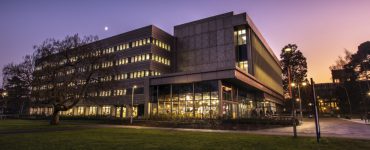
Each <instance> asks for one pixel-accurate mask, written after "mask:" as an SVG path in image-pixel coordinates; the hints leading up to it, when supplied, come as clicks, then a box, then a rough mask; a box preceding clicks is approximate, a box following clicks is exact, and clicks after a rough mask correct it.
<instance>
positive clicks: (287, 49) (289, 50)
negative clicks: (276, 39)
mask: <svg viewBox="0 0 370 150" xmlns="http://www.w3.org/2000/svg"><path fill="white" fill-rule="evenodd" d="M291 51H292V48H290V47H287V48H285V49H284V52H286V53H287V52H291Z"/></svg>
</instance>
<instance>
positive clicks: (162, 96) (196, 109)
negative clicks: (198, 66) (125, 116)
mask: <svg viewBox="0 0 370 150" xmlns="http://www.w3.org/2000/svg"><path fill="white" fill-rule="evenodd" d="M193 86H194V88H193ZM151 90H152V94H153V95H152V99H153V102H154V104H153V105H152V106H153V107H155V106H156V105H155V99H156V98H155V97H156V96H155V95H156V94H158V106H157V107H158V114H160V115H172V117H180V118H183V117H186V118H189V117H191V118H193V117H195V118H210V117H212V118H216V116H217V114H218V108H219V102H218V101H219V99H218V86H217V82H215V81H206V82H199V83H194V85H193V84H180V85H172V90H171V85H162V86H159V89H158V93H157V92H156V91H153V90H157V89H156V88H154V87H152V88H151ZM171 91H172V98H171ZM151 110H152V111H153V112H152V113H151V114H153V115H155V114H156V112H154V111H156V109H154V108H152V109H151ZM171 112H172V114H171Z"/></svg>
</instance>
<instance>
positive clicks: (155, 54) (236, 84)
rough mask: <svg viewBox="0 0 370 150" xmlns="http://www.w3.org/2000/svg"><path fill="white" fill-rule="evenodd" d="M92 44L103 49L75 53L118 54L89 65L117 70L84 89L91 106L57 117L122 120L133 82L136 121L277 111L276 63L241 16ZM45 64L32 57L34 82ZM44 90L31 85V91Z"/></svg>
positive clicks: (36, 110) (45, 110) (38, 110)
mask: <svg viewBox="0 0 370 150" xmlns="http://www.w3.org/2000/svg"><path fill="white" fill-rule="evenodd" d="M100 42H102V43H105V45H106V47H103V48H102V50H99V51H96V52H88V53H87V54H81V55H90V54H98V55H99V56H100V55H102V56H103V55H116V54H118V53H121V54H122V55H120V56H121V57H120V58H117V59H115V60H111V61H109V62H107V63H106V64H94V65H97V66H99V68H104V69H113V68H114V69H116V70H119V71H118V73H116V72H113V71H112V74H107V75H106V77H102V78H104V80H105V81H106V83H104V85H96V86H106V89H105V90H102V91H99V92H96V93H94V92H92V95H94V99H95V100H94V101H93V102H90V101H89V100H86V101H84V102H81V103H79V104H78V105H77V106H76V107H75V108H73V109H70V110H68V111H65V112H61V114H62V115H76V116H96V115H99V116H111V117H126V116H128V115H129V112H128V110H130V109H131V108H132V106H131V105H130V104H131V96H132V94H131V90H132V87H133V86H134V85H135V86H137V87H138V88H137V89H135V91H136V92H135V94H134V106H133V108H134V112H135V113H134V114H135V115H136V116H146V117H155V116H171V117H180V118H201V119H203V118H249V117H252V116H253V115H255V116H262V115H265V114H267V113H269V114H277V113H279V112H280V111H281V108H282V105H283V87H282V79H281V74H282V70H281V67H280V64H279V60H278V59H277V58H276V56H275V54H274V53H273V52H272V50H271V48H270V47H269V46H268V44H267V42H266V41H265V40H264V38H263V37H262V35H261V34H260V32H259V31H258V29H257V27H256V26H255V25H254V24H253V22H252V20H251V19H250V18H249V16H248V15H247V14H246V13H242V14H236V15H235V14H234V13H233V12H229V13H225V14H221V15H217V16H213V17H209V18H205V19H201V20H197V21H193V22H189V23H185V24H182V25H177V26H175V27H174V35H173V36H172V35H170V34H168V33H166V32H164V31H162V30H161V29H159V28H157V27H155V26H153V25H150V26H147V27H144V28H140V29H137V30H133V31H130V32H127V33H123V34H120V35H117V36H113V37H110V38H106V39H103V40H101V41H100ZM76 57H80V56H79V55H76ZM47 63H55V62H48V61H41V60H40V61H39V63H38V66H37V67H36V68H37V70H36V71H37V72H39V74H38V75H36V78H38V77H41V76H42V72H43V70H42V64H47ZM64 84H66V83H64ZM46 88H48V85H46V84H41V85H37V86H35V87H34V90H33V93H34V95H37V93H38V92H42V91H43V90H44V89H46ZM35 98H39V99H43V98H45V97H35ZM51 112H52V107H50V106H41V105H34V106H33V107H32V108H31V109H30V114H31V115H34V114H35V115H41V114H45V115H50V114H51Z"/></svg>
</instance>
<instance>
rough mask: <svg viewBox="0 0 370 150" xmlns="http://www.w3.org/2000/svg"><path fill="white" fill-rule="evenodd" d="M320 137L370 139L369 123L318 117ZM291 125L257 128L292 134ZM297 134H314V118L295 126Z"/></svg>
mask: <svg viewBox="0 0 370 150" xmlns="http://www.w3.org/2000/svg"><path fill="white" fill-rule="evenodd" d="M320 129H321V136H322V137H346V138H356V139H368V140H370V125H369V124H364V123H360V122H357V121H356V122H355V121H350V120H346V119H338V118H323V119H320ZM292 131H293V128H292V127H284V128H274V129H266V130H259V132H266V133H274V134H281V135H292ZM297 132H298V136H316V130H315V122H314V119H309V120H307V119H306V120H304V121H303V124H302V125H300V126H298V127H297Z"/></svg>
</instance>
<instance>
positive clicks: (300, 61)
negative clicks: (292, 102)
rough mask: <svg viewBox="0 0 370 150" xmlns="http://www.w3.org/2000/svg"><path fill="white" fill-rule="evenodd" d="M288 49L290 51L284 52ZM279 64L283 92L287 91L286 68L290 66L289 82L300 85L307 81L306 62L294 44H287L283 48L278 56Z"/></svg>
mask: <svg viewBox="0 0 370 150" xmlns="http://www.w3.org/2000/svg"><path fill="white" fill-rule="evenodd" d="M287 48H290V49H291V51H289V52H286V51H285V50H286V49H287ZM280 58H281V60H280V63H281V67H282V69H283V85H284V90H285V91H288V67H289V65H290V66H291V81H292V82H297V83H301V82H303V81H306V80H307V79H306V78H307V62H306V57H304V56H303V54H302V52H301V51H300V50H298V46H297V45H295V44H288V45H286V46H284V48H283V49H282V50H281V54H280Z"/></svg>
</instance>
